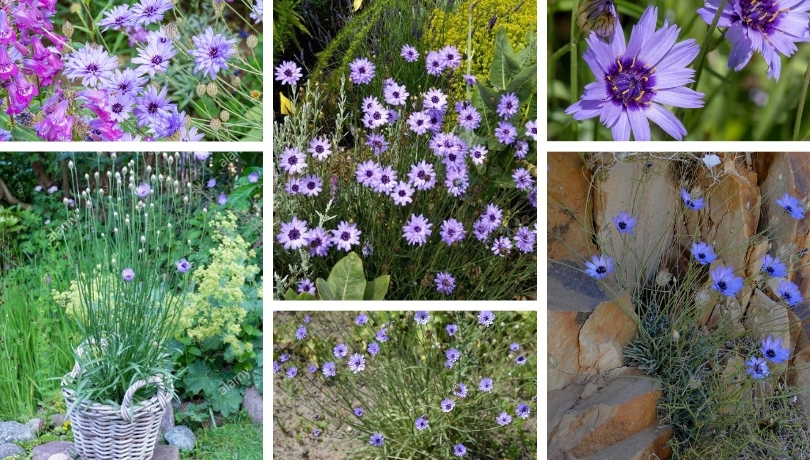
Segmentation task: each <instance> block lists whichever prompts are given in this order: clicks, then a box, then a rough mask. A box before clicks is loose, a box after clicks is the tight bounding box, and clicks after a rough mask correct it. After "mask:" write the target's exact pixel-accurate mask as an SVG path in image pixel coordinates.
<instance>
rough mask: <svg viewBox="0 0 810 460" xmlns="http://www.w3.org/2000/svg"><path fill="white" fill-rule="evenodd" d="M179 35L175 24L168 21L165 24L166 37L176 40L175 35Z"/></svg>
mask: <svg viewBox="0 0 810 460" xmlns="http://www.w3.org/2000/svg"><path fill="white" fill-rule="evenodd" d="M179 36H180V31H178V30H177V24H175V23H173V22H170V23H168V24H166V38H168V39H169V40H172V41H174V40H177V37H179Z"/></svg>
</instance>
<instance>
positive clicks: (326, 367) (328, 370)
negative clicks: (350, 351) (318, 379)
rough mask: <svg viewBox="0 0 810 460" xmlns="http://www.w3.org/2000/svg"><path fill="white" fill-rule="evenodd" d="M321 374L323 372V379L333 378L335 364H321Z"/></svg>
mask: <svg viewBox="0 0 810 460" xmlns="http://www.w3.org/2000/svg"><path fill="white" fill-rule="evenodd" d="M321 372H323V376H324V377H334V376H335V363H333V362H331V361H329V362H327V363H323V368H321Z"/></svg>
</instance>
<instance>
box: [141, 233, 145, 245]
mask: <svg viewBox="0 0 810 460" xmlns="http://www.w3.org/2000/svg"><path fill="white" fill-rule="evenodd" d="M141 244H146V237H145V236H143V235H141Z"/></svg>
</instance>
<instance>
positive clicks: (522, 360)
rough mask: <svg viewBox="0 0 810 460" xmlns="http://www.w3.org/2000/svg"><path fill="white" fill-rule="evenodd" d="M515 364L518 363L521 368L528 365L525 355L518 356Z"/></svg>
mask: <svg viewBox="0 0 810 460" xmlns="http://www.w3.org/2000/svg"><path fill="white" fill-rule="evenodd" d="M515 362H516V363H517V364H518V365H519V366H522V365H524V364H526V357H525V356H523V355H518V357H517V358H515Z"/></svg>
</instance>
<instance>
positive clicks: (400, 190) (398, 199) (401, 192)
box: [391, 180, 414, 206]
mask: <svg viewBox="0 0 810 460" xmlns="http://www.w3.org/2000/svg"><path fill="white" fill-rule="evenodd" d="M413 192H414V190H413V189H412V188H411V186H410V185H408V183H407V182H405V181H402V180H401V181H399V183H397V185H395V186H394V189H393V190H391V198H393V199H394V204H396V205H398V206H405V205H406V204H408V203H412V202H413V198H411V196H413Z"/></svg>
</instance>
